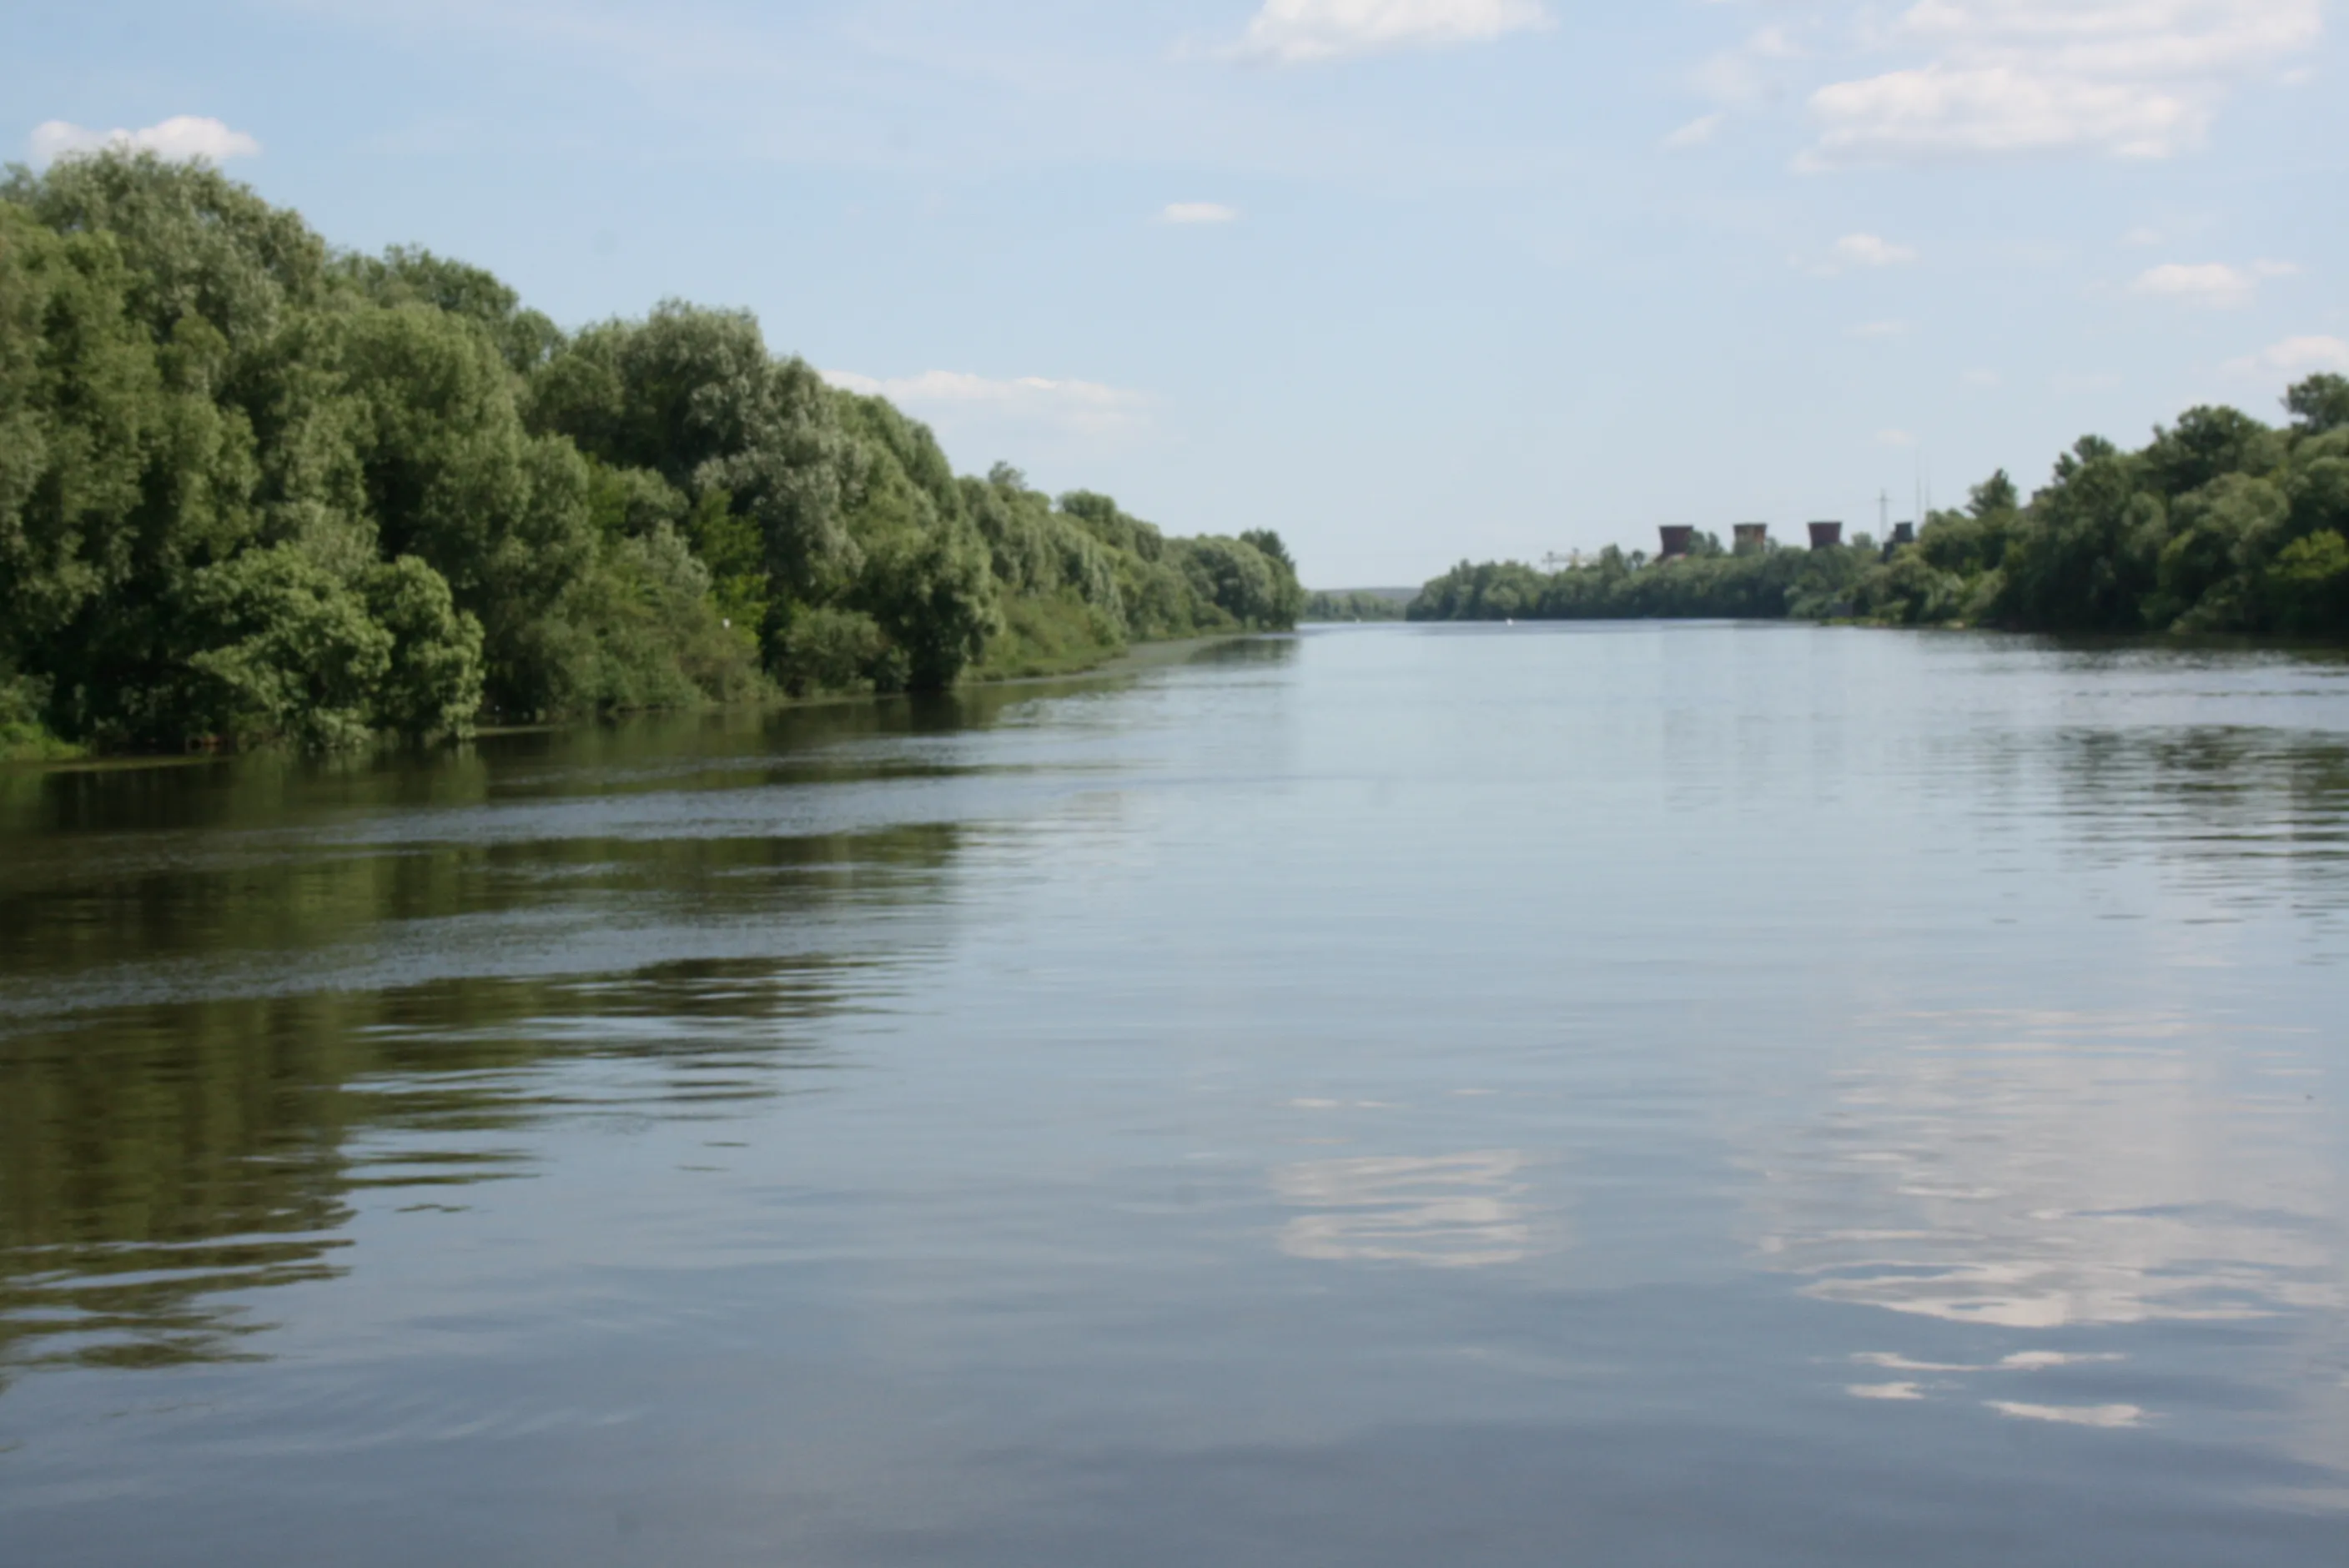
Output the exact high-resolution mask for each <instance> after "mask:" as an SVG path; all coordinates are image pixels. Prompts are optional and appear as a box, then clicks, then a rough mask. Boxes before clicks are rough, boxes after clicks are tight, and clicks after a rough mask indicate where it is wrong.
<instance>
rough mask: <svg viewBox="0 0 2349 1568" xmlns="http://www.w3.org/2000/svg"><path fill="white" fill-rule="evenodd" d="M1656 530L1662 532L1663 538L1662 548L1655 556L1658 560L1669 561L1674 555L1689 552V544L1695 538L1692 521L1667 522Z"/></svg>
mask: <svg viewBox="0 0 2349 1568" xmlns="http://www.w3.org/2000/svg"><path fill="white" fill-rule="evenodd" d="M1657 532H1659V533H1661V534H1662V535H1663V539H1664V548H1663V550H1662V552H1661V553H1659V554H1658V555H1657V557H1656V559H1657V560H1659V561H1670V560H1671V559H1672V558H1673V557H1674V556H1677V555H1686V554H1687V553H1688V552H1689V545H1690V544H1691V543H1692V542H1693V541H1694V540H1695V538H1696V528H1695V526H1694V525H1693V524H1692V523H1685V522H1668V523H1665V524H1664V525H1663V526H1662V527H1661V528H1660V529H1658V530H1657Z"/></svg>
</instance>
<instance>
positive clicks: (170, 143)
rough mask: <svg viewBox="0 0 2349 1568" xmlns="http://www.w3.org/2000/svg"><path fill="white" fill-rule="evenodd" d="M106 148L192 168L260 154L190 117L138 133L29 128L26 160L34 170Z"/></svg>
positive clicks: (215, 124) (57, 124) (237, 136)
mask: <svg viewBox="0 0 2349 1568" xmlns="http://www.w3.org/2000/svg"><path fill="white" fill-rule="evenodd" d="M109 147H118V148H122V149H124V150H128V151H132V152H154V153H160V154H161V155H162V156H163V157H165V158H168V159H171V160H174V161H175V162H192V161H193V160H197V159H200V158H201V159H203V160H207V161H209V162H212V163H225V162H227V161H228V160H230V159H232V158H253V157H257V156H258V155H259V154H260V152H261V143H260V142H258V141H256V140H254V139H253V138H252V137H250V136H248V135H246V134H245V133H244V132H243V131H241V130H231V129H229V128H228V127H227V126H225V125H223V124H222V123H221V122H220V121H219V120H216V119H209V118H207V117H205V116H202V115H194V114H175V115H173V116H172V117H171V119H167V120H164V121H162V122H160V124H156V125H150V126H148V127H146V128H145V129H141V130H122V129H114V130H91V129H88V128H87V127H84V126H78V125H71V124H68V123H67V122H66V121H64V120H62V119H52V120H47V121H44V122H43V123H42V124H40V125H37V126H36V127H34V128H33V135H32V154H33V162H34V164H35V165H36V167H38V166H45V165H47V164H50V163H54V162H56V161H57V160H58V159H60V158H64V157H66V156H67V155H69V154H72V153H77V152H98V151H102V150H105V149H107V148H109Z"/></svg>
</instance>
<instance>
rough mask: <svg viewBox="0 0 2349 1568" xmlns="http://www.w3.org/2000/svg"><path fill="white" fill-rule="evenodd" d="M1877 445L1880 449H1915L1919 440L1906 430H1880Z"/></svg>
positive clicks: (1877, 433)
mask: <svg viewBox="0 0 2349 1568" xmlns="http://www.w3.org/2000/svg"><path fill="white" fill-rule="evenodd" d="M1876 444H1877V445H1878V446H1879V447H1913V446H1915V445H1916V444H1917V438H1916V437H1914V436H1912V435H1910V434H1909V432H1908V431H1906V430H1878V431H1877V432H1876Z"/></svg>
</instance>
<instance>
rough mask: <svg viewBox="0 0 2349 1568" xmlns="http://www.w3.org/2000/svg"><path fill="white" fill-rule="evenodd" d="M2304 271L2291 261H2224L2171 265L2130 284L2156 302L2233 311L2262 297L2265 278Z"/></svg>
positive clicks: (2134, 291)
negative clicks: (2245, 263) (2242, 263)
mask: <svg viewBox="0 0 2349 1568" xmlns="http://www.w3.org/2000/svg"><path fill="white" fill-rule="evenodd" d="M2299 270H2300V269H2299V268H2298V267H2295V266H2293V265H2292V263H2290V262H2253V263H2251V265H2250V266H2248V267H2234V266H2229V265H2228V264H2227V263H2224V262H2202V263H2185V262H2168V263H2163V264H2162V265H2160V266H2158V267H2148V268H2147V269H2146V270H2145V271H2144V272H2142V273H2138V274H2137V280H2136V281H2135V282H2134V283H2132V284H2129V292H2130V293H2131V294H2144V295H2147V297H2150V298H2154V299H2175V300H2184V301H2186V302H2188V303H2189V304H2203V305H2210V306H2212V307H2214V308H2216V309H2220V310H2232V309H2233V308H2235V307H2236V306H2238V305H2245V304H2251V300H2252V299H2253V298H2254V297H2255V296H2256V295H2257V294H2258V293H2259V288H2260V280H2261V278H2282V277H2290V276H2291V275H2292V273H2296V272H2298V271H2299Z"/></svg>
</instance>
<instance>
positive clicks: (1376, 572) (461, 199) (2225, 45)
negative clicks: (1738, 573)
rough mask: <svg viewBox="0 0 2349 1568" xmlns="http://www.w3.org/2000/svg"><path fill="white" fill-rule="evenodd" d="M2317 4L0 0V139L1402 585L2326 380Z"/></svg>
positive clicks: (2345, 143)
mask: <svg viewBox="0 0 2349 1568" xmlns="http://www.w3.org/2000/svg"><path fill="white" fill-rule="evenodd" d="M2330 9H2331V8H2330V7H2328V6H2327V5H2325V4H2324V3H2323V0H1916V3H1913V4H1910V5H1899V4H1894V5H1853V4H1846V3H1842V0H1830V3H1825V4H1817V5H1801V4H1777V3H1775V0H1655V3H1652V4H1649V5H1637V6H1631V5H1611V6H1603V7H1602V6H1599V5H1590V4H1578V3H1576V0H1127V3H1125V4H1122V5H1078V4H1072V3H1061V0H1034V3H1029V4H1021V3H1019V0H996V3H993V4H977V3H961V0H830V3H812V4H801V5H749V4H741V3H726V0H670V3H668V4H664V5H648V4H637V3H633V0H583V3H578V4H558V3H555V0H367V3H365V4H360V3H357V0H257V3H254V0H224V3H219V4H215V5H210V6H206V7H202V8H200V9H196V10H191V9H189V8H187V7H186V6H185V5H131V4H109V3H106V0H82V3H81V4H78V5H75V6H72V7H62V6H60V7H48V8H44V9H41V10H37V11H36V10H31V9H20V11H19V13H18V14H17V15H14V16H12V17H11V19H10V22H9V26H8V34H9V45H8V47H7V48H6V50H5V52H0V109H5V114H0V138H5V137H8V136H13V137H14V138H15V139H16V146H15V149H14V150H12V151H10V152H9V153H8V156H12V157H16V158H23V159H28V160H34V161H36V162H37V161H39V160H43V159H46V158H48V157H52V156H55V155H56V154H57V152H59V151H60V150H66V149H69V148H72V147H75V146H82V145H88V144H90V143H91V142H93V141H95V140H100V139H104V138H106V137H107V136H109V135H111V134H115V133H123V134H127V135H129V136H131V137H133V138H138V139H144V140H145V141H146V142H148V143H150V144H152V145H156V146H159V147H161V148H163V149H165V150H169V151H174V152H188V153H195V152H202V153H207V154H209V155H212V156H215V157H220V158H222V159H223V160H225V163H226V167H227V168H228V169H229V170H230V171H231V172H233V173H234V174H236V175H237V176H238V177H239V178H242V179H244V180H247V181H251V182H253V183H254V185H255V186H256V187H258V188H259V189H260V190H261V191H262V192H263V193H264V194H265V195H267V196H268V197H270V198H271V199H272V200H274V201H282V202H287V203H290V204H292V205H295V206H296V207H299V208H300V209H301V210H302V211H304V212H305V213H306V214H307V215H308V216H309V218H310V219H311V221H312V222H314V223H315V224H316V226H317V227H318V228H319V229H320V230H321V231H322V232H324V233H325V234H326V236H327V237H328V238H329V239H330V240H333V241H335V242H337V243H341V244H346V245H351V246H357V247H362V248H369V249H372V248H376V247H379V246H382V245H385V244H388V243H391V242H410V243H419V244H423V245H427V246H429V247H431V248H432V249H434V250H436V251H440V252H443V253H450V254H453V255H459V256H462V257H464V258H466V259H468V260H471V261H473V262H477V263H481V264H483V265H485V266H488V267H491V268H492V269H493V270H495V271H496V272H498V273H500V274H502V276H504V277H505V278H506V279H507V280H509V281H510V282H512V284H515V285H516V286H517V287H519V288H520V289H521V290H522V291H523V295H524V297H525V298H526V299H528V300H529V301H530V302H531V303H533V304H536V305H538V306H539V307H540V308H542V309H544V310H546V311H548V312H549V313H550V314H552V315H554V316H555V317H556V318H557V319H558V320H560V321H563V322H564V323H566V324H576V323H579V322H583V321H586V320H590V319H594V318H596V317H600V316H605V315H615V314H620V315H634V314H638V313H641V312H642V311H643V310H644V309H645V308H646V307H647V306H648V305H649V304H652V303H653V302H654V301H656V300H658V299H660V298H662V297H664V296H669V295H676V296H681V297H684V298H687V299H692V300H697V301H701V302H704V303H709V304H740V305H748V306H750V308H752V309H754V310H756V311H757V312H758V314H759V316H760V318H761V321H762V322H763V323H764V325H765V327H766V331H767V335H768V339H769V341H770V343H771V344H772V345H773V346H775V347H776V348H778V349H779V350H785V351H791V352H796V353H800V354H802V355H804V356H807V357H808V358H809V359H810V360H811V361H812V362H813V363H814V364H816V365H817V366H820V367H822V368H823V369H824V370H825V371H826V372H828V373H831V374H833V375H834V376H835V377H837V378H840V379H842V380H843V381H844V382H846V383H848V384H851V385H856V386H859V387H865V388H874V387H878V388H879V389H882V390H885V391H886V392H888V393H889V394H890V395H891V396H893V397H896V398H897V399H898V401H899V402H901V403H902V404H903V405H904V406H905V407H906V408H907V409H908V410H909V411H910V412H912V413H914V414H916V415H917V416H919V417H921V418H925V419H927V420H928V421H929V422H930V423H931V424H932V425H933V426H934V427H935V428H936V429H937V431H938V433H939V436H940V438H941V439H942V440H944V441H945V443H946V446H947V451H948V452H949V453H950V454H951V455H952V456H953V458H954V459H955V460H956V463H957V466H958V467H961V468H964V469H974V470H976V469H985V468H986V467H987V466H988V464H989V463H991V462H993V461H995V460H996V459H999V458H1001V459H1009V460H1011V461H1013V462H1015V463H1018V464H1019V466H1020V467H1022V468H1023V469H1026V470H1027V471H1028V473H1029V475H1030V478H1031V480H1033V481H1034V482H1036V483H1038V484H1040V485H1042V486H1044V487H1046V488H1048V489H1051V490H1065V489H1072V488H1077V487H1086V488H1092V489H1098V490H1108V491H1110V492H1112V494H1115V495H1116V496H1118V497H1119V499H1120V500H1122V501H1123V502H1124V503H1125V505H1126V506H1127V507H1128V509H1129V510H1131V511H1135V512H1137V513H1138V514H1140V515H1142V516H1145V517H1149V518H1151V519H1153V520H1154V521H1159V522H1161V523H1163V524H1164V525H1165V526H1166V527H1168V528H1169V529H1171V530H1174V531H1181V532H1196V531H1218V532H1222V531H1237V530H1239V529H1242V528H1253V527H1273V528H1278V530H1280V531H1281V532H1282V533H1283V534H1284V535H1286V536H1287V537H1288V540H1289V541H1290V542H1291V545H1292V548H1293V549H1294V550H1295V552H1296V553H1297V554H1298V556H1299V561H1300V562H1301V564H1302V567H1303V570H1304V574H1305V577H1306V579H1307V581H1308V582H1309V583H1313V584H1315V585H1318V586H1346V585H1356V584H1371V583H1416V582H1418V581H1420V580H1422V579H1423V578H1425V577H1427V576H1428V575H1430V574H1432V573H1435V572H1437V571H1440V570H1442V569H1443V568H1444V566H1446V565H1448V564H1449V563H1450V562H1453V561H1455V560H1457V559H1460V558H1461V557H1463V556H1469V557H1475V558H1480V559H1481V558H1485V557H1488V556H1495V555H1516V556H1519V557H1524V558H1532V557H1537V556H1538V555H1540V554H1541V553H1543V552H1546V551H1551V550H1559V551H1563V550H1568V549H1571V548H1576V547H1581V548H1591V547H1595V546H1597V545H1599V544H1601V543H1604V542H1609V541H1620V542H1625V543H1627V544H1639V543H1648V544H1651V545H1652V541H1653V538H1654V532H1653V531H1654V528H1655V525H1656V524H1658V523H1661V522H1666V521H1689V522H1695V523H1699V524H1702V525H1704V526H1707V527H1712V528H1716V529H1719V530H1722V531H1724V532H1725V531H1726V530H1727V527H1728V525H1729V524H1730V523H1731V522H1733V521H1744V520H1768V521H1771V522H1772V523H1773V524H1774V525H1775V528H1776V529H1777V531H1778V532H1779V534H1780V536H1781V537H1782V538H1784V537H1788V536H1791V535H1795V534H1798V533H1799V525H1800V524H1801V523H1802V522H1803V521H1805V520H1806V519H1810V518H1816V517H1838V518H1843V519H1846V520H1847V521H1850V522H1851V523H1853V524H1854V525H1855V526H1856V527H1872V526H1873V525H1874V521H1875V518H1876V515H1877V504H1876V498H1877V497H1878V494H1879V492H1881V491H1888V490H1889V492H1890V494H1891V496H1892V497H1893V500H1892V515H1893V516H1894V517H1895V518H1899V517H1901V516H1904V515H1907V514H1908V513H1909V511H1911V510H1912V508H1911V505H1910V498H1911V497H1912V496H1913V495H1914V494H1915V490H1916V487H1917V483H1918V480H1919V478H1920V474H1922V473H1926V472H1930V479H1931V482H1932V485H1933V489H1934V493H1935V497H1936V499H1937V500H1940V501H1950V500H1956V499H1958V498H1959V497H1961V495H1962V492H1963V490H1964V488H1965V486H1966V485H1968V484H1970V483H1971V482H1972V481H1974V480H1978V479H1980V478H1982V476H1983V475H1984V474H1986V473H1988V472H1989V471H1990V470H1991V469H1994V468H1997V467H2000V466H2002V465H2003V466H2005V467H2007V468H2009V469H2012V470H2013V472H2014V473H2015V475H2016V476H2017V478H2018V480H2021V481H2023V483H2024V484H2025V486H2026V488H2027V487H2028V486H2029V485H2031V484H2033V483H2035V482H2037V481H2038V480H2040V479H2042V478H2043V477H2044V474H2045V472H2046V470H2047V467H2048V464H2049V463H2050V462H2051V460H2052V459H2053V458H2054V455H2055V453H2056V451H2057V450H2058V449H2060V448H2061V447H2063V446H2064V445H2066V444H2068V443H2069V442H2070V441H2071V440H2073V439H2074V438H2076V437H2078V436H2079V435H2082V434H2084V433H2087V432H2091V431H2093V432H2096V433H2100V434H2106V435H2109V436H2112V437H2114V438H2116V439H2120V440H2123V441H2126V442H2128V443H2131V444H2134V443H2135V442H2137V441H2138V440H2140V439H2142V438H2144V437H2145V436H2146V434H2147V432H2148V431H2149V429H2150V428H2151V427H2152V425H2153V424H2154V423H2156V422H2157V421H2159V420H2164V419H2168V418H2171V417H2174V415H2175V414H2176V413H2177V412H2178V410H2179V409H2181V408H2183V407H2188V406H2189V405H2191V404H2194V403H2197V402H2207V401H2223V402H2230V403H2234V404H2236V405H2237V406H2239V407H2244V408H2247V409H2249V410H2251V411H2252V412H2254V413H2257V414H2260V415H2261V416H2262V417H2275V416H2276V413H2277V410H2276V407H2275V398H2276V397H2277V395H2278V393H2279V392H2280V391H2281V390H2282V387H2283V386H2284V385H2285V384H2286V383H2287V382H2288V381H2290V380H2292V379H2293V378H2295V377H2297V376H2299V375H2302V374H2305V373H2307V372H2308V371H2309V370H2313V369H2344V370H2349V290H2344V287H2343V283H2342V280H2343V277H2344V271H2343V263H2344V260H2349V202H2344V200H2343V196H2344V191H2349V179H2344V172H2349V170H2344V164H2349V134H2344V133H2349V107H2344V106H2349V99H2345V98H2344V94H2343V92H2342V90H2341V88H2342V66H2343V62H2344V55H2343V46H2342V44H2341V42H2340V38H2339V33H2338V29H2337V27H2336V26H2334V22H2335V18H2334V17H2333V15H2331V14H2330Z"/></svg>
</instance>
